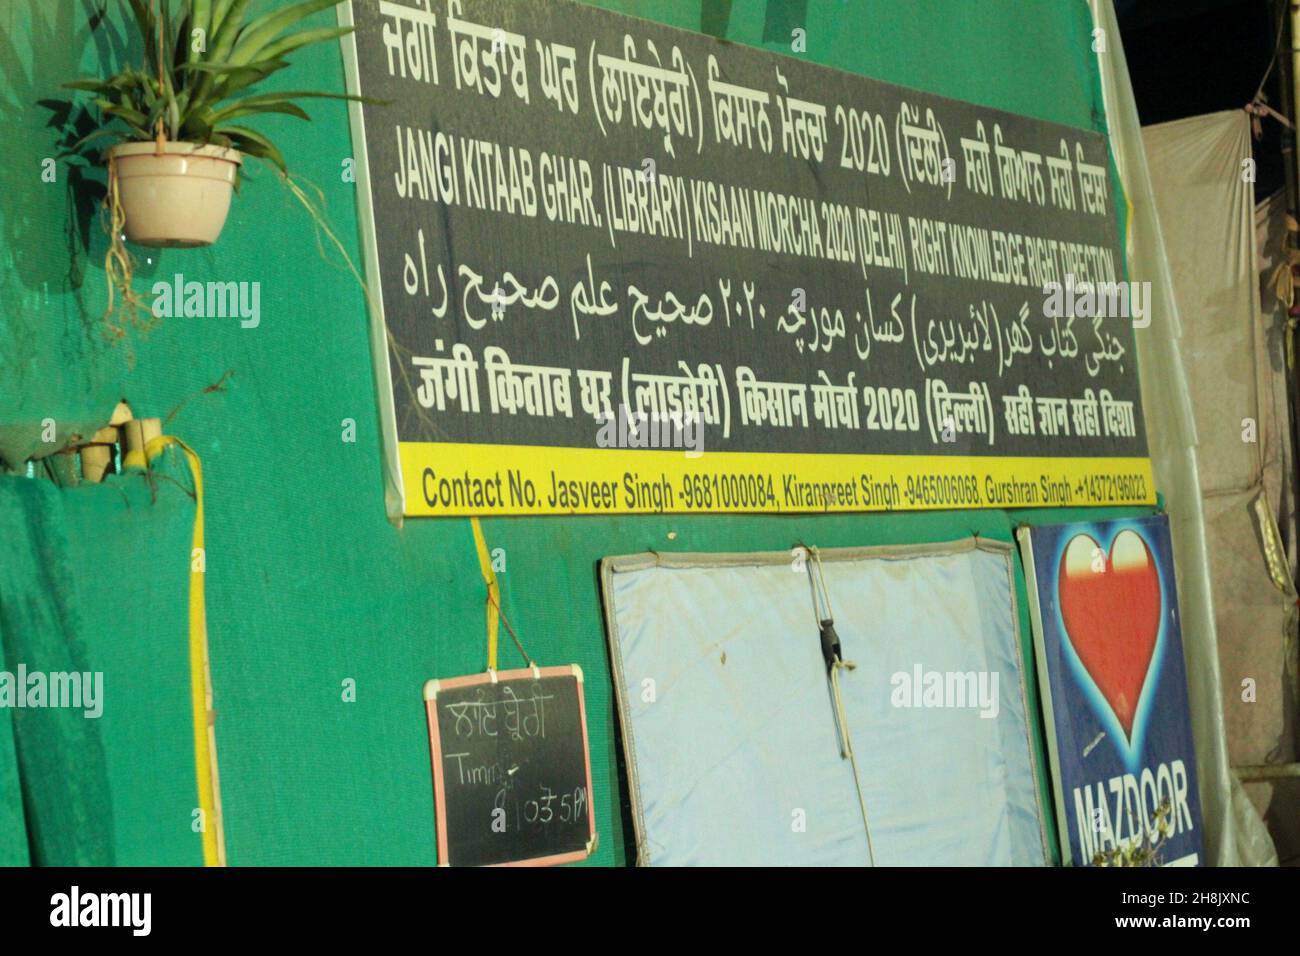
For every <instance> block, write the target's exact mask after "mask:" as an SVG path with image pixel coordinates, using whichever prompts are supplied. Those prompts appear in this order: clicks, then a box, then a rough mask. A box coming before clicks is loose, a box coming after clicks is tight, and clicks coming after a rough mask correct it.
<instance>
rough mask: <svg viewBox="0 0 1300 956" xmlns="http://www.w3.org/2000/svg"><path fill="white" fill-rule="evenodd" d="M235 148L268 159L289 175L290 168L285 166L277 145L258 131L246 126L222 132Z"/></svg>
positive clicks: (228, 128)
mask: <svg viewBox="0 0 1300 956" xmlns="http://www.w3.org/2000/svg"><path fill="white" fill-rule="evenodd" d="M221 133H222V134H223V135H224V136H226V137H227V138H228V139H229V140H230V141H231V142H232V143H234V144H235V148H236V149H239V150H242V151H243V152H245V153H248V154H249V155H250V156H260V157H261V158H263V159H268V160H270V161H271V162H273V163H275V165H276V166H278V167H280V171H281V172H284V173H287V172H288V171H289V168H288V166H286V165H285V162H284V156H283V155H282V154H281V153H280V151H279V150H278V149H276V147H275V144H274V143H272V142H271V141H270V140H269V139H267V138H266V137H265V136H263V135H262V134H261V133H259V132H257V131H256V130H252V129H249V128H248V127H246V126H227V127H225V128H224V129H222V130H221Z"/></svg>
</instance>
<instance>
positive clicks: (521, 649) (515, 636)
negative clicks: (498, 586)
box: [488, 591, 537, 667]
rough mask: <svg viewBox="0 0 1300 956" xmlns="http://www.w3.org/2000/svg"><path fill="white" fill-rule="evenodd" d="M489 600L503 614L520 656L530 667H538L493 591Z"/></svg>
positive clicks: (508, 632)
mask: <svg viewBox="0 0 1300 956" xmlns="http://www.w3.org/2000/svg"><path fill="white" fill-rule="evenodd" d="M488 601H489V602H490V603H491V604H492V606H493V607H495V608H496V609H497V613H498V614H500V615H501V623H502V624H504V625H505V626H506V633H507V634H509V635H510V639H511V640H512V641H514V642H515V647H517V648H518V649H519V656H520V657H522V658H523V659H524V660H525V661H526V662H527V663H528V666H529V667H536V666H537V662H536V661H534V660H533V659H532V658H531V657H529V656H528V652H527V651H526V650H524V645H523V644H521V643H520V642H519V635H518V634H516V633H515V629H514V628H513V627H511V626H510V619H509V618H507V617H506V612H505V611H503V610H501V605H500V604H497V601H496V598H495V597H493V596H492V592H491V591H489V592H488Z"/></svg>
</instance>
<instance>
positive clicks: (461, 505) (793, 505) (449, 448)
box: [398, 442, 1156, 580]
mask: <svg viewBox="0 0 1300 956" xmlns="http://www.w3.org/2000/svg"><path fill="white" fill-rule="evenodd" d="M398 453H399V456H400V459H401V466H402V479H403V483H404V485H405V488H406V494H407V499H406V504H405V513H406V514H407V515H411V516H422V515H459V516H465V517H468V516H474V515H524V514H529V515H544V514H653V513H691V512H695V513H718V512H767V513H775V512H802V513H814V512H852V511H925V510H941V509H962V508H1042V507H1081V506H1097V505H1150V504H1154V503H1155V500H1156V496H1155V482H1154V479H1153V477H1152V473H1151V461H1150V459H1149V458H1013V457H979V456H968V457H958V456H943V455H830V454H817V455H808V454H783V453H779V452H706V453H704V454H697V453H694V452H685V451H681V450H673V451H669V450H663V449H654V450H651V449H634V450H629V449H606V448H546V447H538V446H531V445H479V444H453V443H433V442H402V443H401V445H400V446H399V452H398ZM483 555H484V552H482V551H480V555H479V562H480V564H482V563H483V562H484V556H483ZM486 567H487V568H488V570H489V571H490V570H491V564H490V562H489V563H488V564H487V565H486ZM487 578H488V575H487V573H485V574H484V579H485V580H487ZM493 580H495V579H493Z"/></svg>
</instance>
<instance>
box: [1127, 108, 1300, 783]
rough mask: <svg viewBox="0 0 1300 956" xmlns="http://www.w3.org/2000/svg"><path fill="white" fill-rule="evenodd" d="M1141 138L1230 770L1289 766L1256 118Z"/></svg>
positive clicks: (1282, 430) (1279, 448)
mask: <svg viewBox="0 0 1300 956" xmlns="http://www.w3.org/2000/svg"><path fill="white" fill-rule="evenodd" d="M1142 135H1143V140H1144V142H1145V145H1146V156H1147V164H1148V166H1149V168H1150V170H1151V176H1152V182H1153V183H1154V184H1155V197H1156V204H1157V207H1158V210H1159V214H1160V224H1161V227H1162V229H1163V232H1164V238H1165V251H1166V253H1167V255H1168V256H1169V262H1170V273H1171V277H1172V279H1173V283H1174V293H1175V296H1176V298H1177V300H1178V307H1179V314H1180V315H1181V316H1182V317H1183V340H1182V344H1183V362H1184V366H1185V367H1186V370H1187V381H1188V388H1189V393H1190V396H1191V400H1192V407H1193V412H1194V414H1195V416H1196V426H1197V427H1196V430H1197V436H1198V438H1199V446H1198V460H1199V461H1200V462H1202V467H1201V470H1200V482H1201V494H1202V499H1203V508H1204V511H1205V521H1206V541H1207V544H1208V554H1209V558H1210V570H1211V580H1212V582H1213V593H1214V611H1215V625H1216V630H1217V633H1218V638H1219V662H1220V666H1221V668H1222V678H1223V683H1222V694H1223V702H1224V730H1225V733H1226V736H1227V742H1228V757H1229V760H1230V762H1231V763H1232V764H1233V765H1234V766H1240V765H1254V764H1262V763H1267V762H1285V761H1288V760H1290V759H1292V755H1293V754H1294V753H1295V735H1294V734H1295V728H1294V726H1293V722H1294V716H1293V715H1294V710H1295V701H1294V699H1293V698H1292V690H1291V688H1290V687H1288V686H1287V672H1288V668H1287V666H1286V661H1287V654H1288V652H1289V651H1290V649H1291V646H1292V642H1291V639H1290V637H1289V635H1290V633H1291V631H1292V629H1293V628H1294V627H1295V624H1296V618H1295V615H1294V613H1293V611H1294V609H1295V594H1294V592H1293V591H1291V590H1288V591H1281V590H1279V589H1278V588H1277V587H1276V586H1275V585H1274V583H1273V581H1272V578H1271V576H1270V574H1269V567H1268V563H1267V561H1266V559H1265V555H1264V551H1263V548H1262V546H1261V541H1262V538H1261V534H1260V529H1259V528H1258V527H1257V522H1258V519H1257V518H1256V516H1255V513H1254V509H1253V507H1252V505H1253V503H1254V501H1255V500H1256V499H1257V498H1259V497H1260V496H1261V495H1263V496H1264V498H1265V500H1266V501H1267V510H1268V512H1269V513H1270V514H1271V515H1272V516H1273V518H1274V520H1275V521H1279V522H1280V521H1285V520H1286V519H1287V517H1288V516H1289V513H1290V507H1289V503H1288V502H1286V501H1284V488H1285V498H1286V499H1289V498H1290V488H1289V484H1290V482H1289V479H1288V478H1287V477H1286V475H1287V474H1288V473H1287V472H1285V471H1284V470H1283V466H1284V456H1285V451H1284V450H1285V449H1286V448H1287V446H1288V445H1289V444H1290V435H1289V422H1288V415H1287V410H1286V385H1285V381H1286V378H1285V374H1284V371H1283V369H1284V368H1285V365H1284V363H1285V355H1284V351H1285V350H1284V346H1283V342H1282V340H1281V336H1279V335H1277V334H1272V335H1271V334H1270V329H1269V328H1268V327H1266V325H1265V323H1264V318H1263V315H1262V314H1261V302H1260V288H1259V273H1260V265H1259V264H1258V255H1257V232H1258V229H1259V226H1258V224H1257V216H1256V211H1255V203H1254V183H1253V177H1248V176H1247V175H1245V173H1246V171H1247V167H1245V166H1244V165H1243V164H1244V163H1245V162H1247V161H1249V160H1250V159H1251V134H1250V117H1249V115H1248V114H1247V113H1246V112H1245V111H1244V110H1232V111H1228V112H1222V113H1213V114H1210V115H1208V116H1197V117H1192V118H1190V119H1185V120H1179V121H1177V122H1172V123H1162V124H1160V125H1157V126H1149V127H1146V128H1145V129H1144V130H1143V131H1142ZM1276 321H1277V318H1276V317H1275V318H1274V322H1276ZM1281 321H1282V322H1283V325H1284V324H1285V319H1284V318H1283V319H1281ZM1276 328H1278V326H1276V325H1274V329H1276ZM1270 339H1271V341H1270ZM1293 568H1294V566H1293V565H1292V566H1289V567H1288V568H1287V572H1286V573H1287V577H1288V578H1290V577H1292V572H1293ZM1245 681H1250V682H1252V684H1253V694H1252V693H1247V692H1246V691H1245V689H1244V688H1243V682H1245ZM1266 786H1267V790H1268V791H1271V790H1273V789H1274V787H1273V786H1272V785H1266ZM1253 789H1255V790H1256V792H1257V796H1259V797H1261V798H1262V797H1264V796H1265V795H1266V794H1265V793H1264V792H1261V791H1264V789H1265V788H1264V787H1260V786H1259V785H1255V786H1254V788H1253ZM1264 806H1267V802H1266V801H1265V802H1264Z"/></svg>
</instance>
